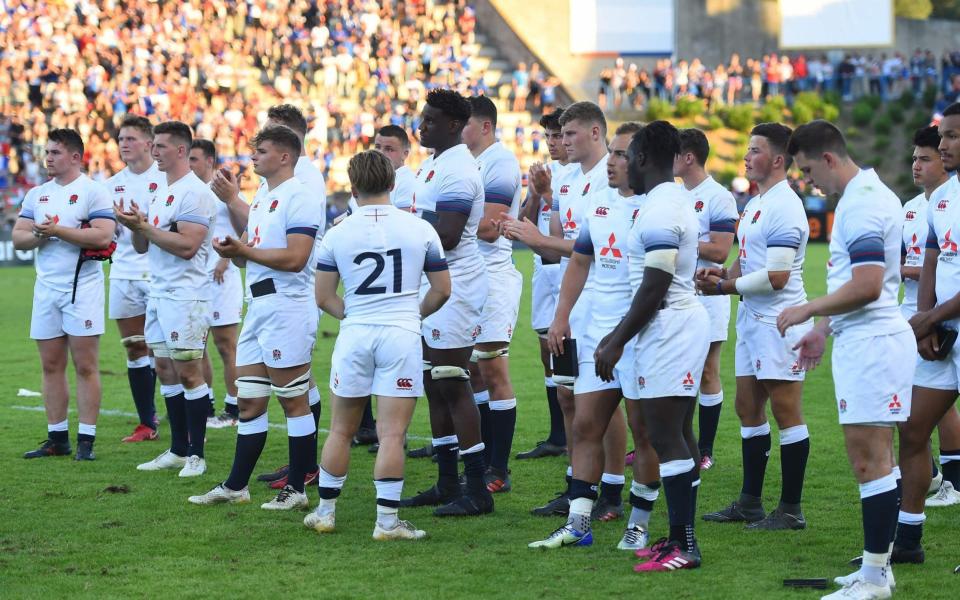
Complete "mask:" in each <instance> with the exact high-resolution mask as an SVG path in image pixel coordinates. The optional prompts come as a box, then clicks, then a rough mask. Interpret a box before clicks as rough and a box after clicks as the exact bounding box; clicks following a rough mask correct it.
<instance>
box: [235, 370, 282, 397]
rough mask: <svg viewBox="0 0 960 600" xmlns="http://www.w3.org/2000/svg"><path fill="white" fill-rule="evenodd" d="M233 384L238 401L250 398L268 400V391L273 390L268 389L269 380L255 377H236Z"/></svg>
mask: <svg viewBox="0 0 960 600" xmlns="http://www.w3.org/2000/svg"><path fill="white" fill-rule="evenodd" d="M234 384H236V386H237V399H238V400H240V399H250V398H269V397H270V391H271V390H272V389H273V388H271V387H270V380H269V379H267V378H266V377H258V376H255V375H245V376H243V377H237V379H236V380H235V381H234Z"/></svg>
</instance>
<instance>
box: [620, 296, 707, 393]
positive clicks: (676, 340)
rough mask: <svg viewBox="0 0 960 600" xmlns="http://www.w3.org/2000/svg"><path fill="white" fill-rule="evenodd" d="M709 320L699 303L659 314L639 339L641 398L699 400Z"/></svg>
mask: <svg viewBox="0 0 960 600" xmlns="http://www.w3.org/2000/svg"><path fill="white" fill-rule="evenodd" d="M709 321H710V317H708V316H707V311H706V310H705V309H704V308H703V307H702V306H700V305H699V304H693V305H692V306H690V307H687V308H665V309H662V310H660V311H658V312H657V314H656V316H655V317H654V318H653V320H652V321H650V323H648V324H647V326H646V327H644V329H643V330H642V331H641V332H640V333H639V334H638V335H637V338H636V346H635V349H634V372H635V376H636V378H637V388H638V390H639V391H638V394H637V395H638V397H639V398H641V399H642V398H667V397H671V396H684V397H696V395H697V394H698V393H699V391H700V377H701V376H702V375H703V363H704V361H705V360H706V359H707V351H708V350H709V349H710V342H709V341H708V340H707V335H706V332H707V326H708V324H709Z"/></svg>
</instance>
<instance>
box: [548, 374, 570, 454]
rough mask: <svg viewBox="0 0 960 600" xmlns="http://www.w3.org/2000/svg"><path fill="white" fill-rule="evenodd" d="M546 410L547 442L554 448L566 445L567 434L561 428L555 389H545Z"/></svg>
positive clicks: (561, 418) (560, 411) (560, 415)
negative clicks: (548, 430)
mask: <svg viewBox="0 0 960 600" xmlns="http://www.w3.org/2000/svg"><path fill="white" fill-rule="evenodd" d="M547 408H549V409H550V436H549V437H548V438H547V441H548V442H550V443H551V444H553V445H555V446H566V445H567V432H566V430H565V429H564V428H563V411H562V410H560V403H559V402H558V401H557V388H556V386H554V387H547Z"/></svg>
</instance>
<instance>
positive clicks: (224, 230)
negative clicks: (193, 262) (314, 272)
mask: <svg viewBox="0 0 960 600" xmlns="http://www.w3.org/2000/svg"><path fill="white" fill-rule="evenodd" d="M262 187H264V188H265V187H266V186H262ZM211 191H212V190H211ZM214 199H215V200H216V204H215V205H214V212H215V215H216V217H215V218H214V221H213V238H214V239H218V240H222V239H223V238H225V237H227V236H228V235H229V236H230V237H231V238H233V239H235V240H236V239H239V237H240V236H238V235H237V232H236V230H235V229H234V228H233V223H232V222H231V221H230V209H229V208H227V203H226V202H221V201H220V199H219V198H217V197H216V194H214ZM218 262H220V255H219V254H217V253H216V251H211V252H210V254H209V255H208V256H207V272H209V273H210V276H211V277H212V276H213V271H214V269H216V268H217V263H218ZM227 262H229V263H230V266H228V267H227V271H239V270H240V269H239V268H238V267H237V265H235V264H233V261H232V260H230V261H227ZM307 262H310V261H307Z"/></svg>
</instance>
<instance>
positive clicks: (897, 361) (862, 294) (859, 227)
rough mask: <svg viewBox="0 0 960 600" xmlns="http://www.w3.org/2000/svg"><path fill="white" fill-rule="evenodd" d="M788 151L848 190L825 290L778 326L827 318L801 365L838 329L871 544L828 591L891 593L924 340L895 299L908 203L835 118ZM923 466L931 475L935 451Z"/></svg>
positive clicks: (814, 179) (814, 173)
mask: <svg viewBox="0 0 960 600" xmlns="http://www.w3.org/2000/svg"><path fill="white" fill-rule="evenodd" d="M788 151H789V153H790V155H791V156H793V157H794V158H795V159H796V161H797V166H798V167H799V168H800V171H801V172H802V173H803V175H804V177H805V178H806V180H807V182H808V183H809V184H811V185H815V186H817V187H818V188H820V190H822V191H823V192H824V193H825V194H839V195H840V200H839V203H838V204H837V210H836V213H835V216H834V221H833V227H832V228H831V235H830V261H829V263H828V264H827V295H826V296H823V297H821V298H817V299H815V300H811V301H810V302H806V303H803V304H799V305H794V306H788V307H785V308H784V310H783V311H781V313H780V315H779V317H778V318H777V329H778V330H779V331H780V334H781V335H783V336H786V335H787V333H788V332H789V330H790V328H792V327H793V326H796V325H801V324H805V323H808V322H809V320H810V318H811V317H823V318H821V319H820V320H819V321H818V322H817V324H816V326H815V327H814V328H813V330H811V331H808V332H807V333H806V334H805V335H804V336H803V338H801V339H800V340H799V341H798V342H797V344H796V347H797V348H798V349H799V350H800V363H801V368H803V369H811V368H813V367H815V366H816V365H817V364H818V363H819V362H820V360H821V359H822V357H823V353H824V348H825V345H826V337H827V336H828V335H830V334H831V333H832V334H833V335H834V336H835V337H836V342H835V343H834V345H833V355H832V361H833V364H832V372H833V381H834V387H835V388H836V398H837V407H838V410H839V417H840V424H841V425H842V426H843V436H844V440H845V442H846V448H847V457H848V459H849V461H850V466H851V467H852V469H853V472H854V476H855V478H856V480H857V483H858V484H859V485H860V509H861V514H862V518H863V535H864V546H863V547H864V550H863V564H862V565H861V567H860V570H859V571H857V572H855V573H853V574H851V575H848V576H846V577H838V578H837V579H836V583H837V584H839V585H841V586H842V589H841V590H839V591H837V592H834V593H832V594H829V595H826V596H823V598H825V599H826V598H829V599H831V600H834V599H835V600H840V599H862V600H867V599H874V598H889V597H890V593H891V587H892V584H893V575H892V571H891V570H890V566H889V563H888V560H889V557H890V552H891V550H892V547H893V536H894V531H895V529H896V526H897V504H898V500H899V498H898V497H899V492H898V487H899V486H898V479H899V473H898V470H897V469H896V465H895V463H894V460H893V432H894V427H895V426H896V425H897V424H898V423H900V424H902V423H904V422H905V421H907V418H908V417H909V416H910V405H911V402H910V400H911V384H912V381H913V375H914V368H915V365H916V361H915V352H916V342H915V340H914V339H913V335H912V332H911V330H910V326H909V325H908V324H907V322H906V319H904V318H903V315H902V314H901V313H900V310H899V308H898V306H897V296H898V294H899V287H900V257H899V254H900V245H901V235H902V226H901V223H902V221H901V219H902V212H901V210H902V209H901V206H900V201H899V199H898V198H897V196H896V195H895V194H894V193H893V192H891V191H890V189H889V188H887V187H886V186H885V185H884V184H883V183H882V182H881V181H880V178H879V177H878V176H877V174H876V173H875V172H874V171H873V169H863V170H861V169H860V168H859V167H858V166H857V165H856V163H854V162H853V160H852V159H851V158H850V156H849V155H848V154H847V142H846V140H845V139H844V138H843V134H842V133H840V130H839V129H837V128H836V126H834V125H832V124H831V123H828V122H826V121H812V122H810V123H807V124H805V125H801V126H800V127H798V128H797V130H796V131H795V132H794V133H793V135H792V136H791V138H790V144H789V147H788ZM747 214H748V215H749V211H747ZM748 235H749V234H748ZM935 423H936V422H935V421H934V422H932V423H931V427H930V429H931V430H932V425H933V424H935ZM929 436H930V431H929V430H928V431H927V439H929ZM903 442H904V439H903V437H901V445H902V444H903ZM924 443H926V442H924ZM920 466H921V467H922V470H923V472H925V473H926V474H927V475H928V476H929V458H927V461H925V462H924V463H923V464H922V465H920ZM921 501H922V496H921Z"/></svg>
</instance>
